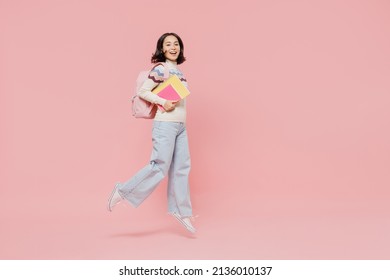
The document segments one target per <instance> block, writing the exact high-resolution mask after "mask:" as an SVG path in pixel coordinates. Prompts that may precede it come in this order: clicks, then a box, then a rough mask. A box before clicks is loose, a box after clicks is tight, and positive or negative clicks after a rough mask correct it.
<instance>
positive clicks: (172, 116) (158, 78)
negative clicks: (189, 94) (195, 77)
mask: <svg viewBox="0 0 390 280" xmlns="http://www.w3.org/2000/svg"><path fill="white" fill-rule="evenodd" d="M165 63H166V66H167V67H168V69H169V75H176V76H178V77H179V79H180V80H181V82H182V83H183V84H184V85H185V86H186V87H188V84H187V80H186V79H185V77H184V75H183V73H182V72H181V71H180V70H179V69H178V68H177V63H176V62H172V61H170V60H167V61H166V62H165ZM164 72H165V69H164V66H163V65H157V66H155V67H153V69H152V70H151V71H150V73H149V76H148V79H146V81H145V82H144V84H143V85H142V87H141V88H140V90H139V92H138V95H139V96H140V97H141V98H142V99H145V100H147V101H149V102H151V103H154V104H160V105H164V103H165V102H166V99H164V98H161V97H159V96H158V95H157V94H154V93H152V89H154V88H155V87H156V86H157V85H159V84H160V83H162V82H164ZM186 99H187V98H185V99H183V100H181V101H179V102H178V103H176V107H175V109H174V110H173V111H170V112H162V111H161V110H160V109H157V113H156V116H155V117H154V120H156V121H166V122H183V123H184V122H185V121H186Z"/></svg>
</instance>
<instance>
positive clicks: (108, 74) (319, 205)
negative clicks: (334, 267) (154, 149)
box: [0, 0, 390, 259]
mask: <svg viewBox="0 0 390 280" xmlns="http://www.w3.org/2000/svg"><path fill="white" fill-rule="evenodd" d="M200 3H202V4H200ZM389 12H390V3H389V1H385V0H382V1H379V0H372V1H371V0H370V1H369V0H367V1H355V0H351V1H339V0H337V1H336V0H323V1H309V0H306V1H281V0H274V1H268V0H267V1H266V0H264V1H260V0H259V1H257V0H252V1H207V4H206V1H205V2H200V1H181V2H175V1H174V2H167V1H157V0H155V1H154V0H153V1H152V0H147V1H124V0H122V1H95V0H84V1H65V0H64V1H60V0H57V1H49V0H35V1H27V0H24V1H22V0H18V1H11V0H8V1H6V0H2V1H0V27H1V28H0V40H1V41H0V91H1V95H0V133H1V137H0V165H1V166H0V198H1V201H0V248H1V249H0V258H1V259H389V258H390V241H389V238H388V237H389V236H390V203H389V196H390V189H389V186H390V172H389V169H390V129H389V128H390V110H389V108H390V79H389V77H390V51H389V50H390V16H389ZM164 32H177V33H178V34H179V35H180V36H181V37H182V39H183V41H184V44H185V55H186V56H187V59H188V60H187V62H185V63H184V64H183V65H182V67H181V69H182V70H183V72H184V73H185V74H186V76H187V79H188V81H189V85H190V89H191V92H192V94H191V96H190V97H189V100H188V114H189V117H188V131H189V137H190V138H189V140H190V148H191V153H192V163H193V168H192V173H191V187H192V200H193V205H194V212H195V214H199V215H200V217H199V218H198V219H197V221H196V226H197V228H198V230H199V233H198V234H197V235H196V237H191V236H190V235H188V234H187V233H186V232H185V230H184V229H182V228H181V227H180V225H179V224H177V222H176V221H174V220H173V219H172V218H171V217H169V216H168V215H167V214H166V194H165V193H166V185H165V184H162V185H161V186H160V187H159V188H158V189H157V190H156V192H154V193H153V195H152V196H151V197H150V198H149V199H148V200H147V201H146V202H145V203H144V204H143V205H142V206H141V207H140V208H138V209H132V208H131V207H130V206H129V207H118V209H116V210H115V211H114V212H113V213H109V212H107V211H106V201H107V198H108V195H109V193H110V192H111V190H112V187H113V186H114V183H115V182H116V181H124V180H127V179H128V178H129V177H131V175H133V174H134V173H135V172H136V171H137V170H138V169H139V168H141V167H142V166H144V164H146V163H147V161H148V159H149V155H150V151H151V139H150V138H151V132H150V130H151V124H152V123H151V122H150V121H147V120H136V119H134V118H133V117H132V116H131V115H130V102H129V97H130V96H131V95H132V93H133V88H134V86H135V79H136V76H137V74H138V72H139V71H141V70H143V69H148V68H150V63H149V59H150V56H151V54H152V52H153V51H154V48H155V43H156V41H157V39H158V37H159V36H160V35H161V34H162V33H164Z"/></svg>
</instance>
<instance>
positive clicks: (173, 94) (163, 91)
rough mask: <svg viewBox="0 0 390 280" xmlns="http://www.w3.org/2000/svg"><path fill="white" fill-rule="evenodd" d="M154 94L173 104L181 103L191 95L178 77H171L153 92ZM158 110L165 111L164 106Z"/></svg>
mask: <svg viewBox="0 0 390 280" xmlns="http://www.w3.org/2000/svg"><path fill="white" fill-rule="evenodd" d="M152 92H153V93H155V94H157V95H158V96H160V97H162V98H164V99H167V100H169V101H172V102H177V101H180V100H182V99H184V98H186V97H187V96H188V95H189V94H190V91H189V90H188V88H187V87H186V86H185V85H184V84H183V83H182V82H181V81H180V79H179V77H177V76H176V75H172V76H170V77H169V78H168V79H167V80H166V81H164V82H163V83H162V84H160V85H159V86H158V87H157V88H155V89H154V90H152ZM158 108H159V109H160V110H161V111H165V110H164V108H163V106H161V105H158Z"/></svg>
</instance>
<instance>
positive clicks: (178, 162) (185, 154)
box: [118, 121, 192, 217]
mask: <svg viewBox="0 0 390 280" xmlns="http://www.w3.org/2000/svg"><path fill="white" fill-rule="evenodd" d="M152 140H153V151H152V156H151V159H150V162H149V164H148V165H146V166H145V167H144V168H142V169H141V170H140V171H138V172H137V173H136V174H135V175H134V176H133V177H132V178H131V179H130V180H128V181H127V182H125V183H122V184H120V185H119V187H118V191H119V193H120V195H121V196H122V197H123V198H124V199H126V200H127V201H128V202H129V203H130V204H131V205H133V206H134V207H138V206H139V205H140V204H141V203H142V202H143V201H144V200H145V199H146V198H147V197H148V196H149V195H150V194H151V193H152V192H153V191H154V189H155V188H156V187H157V186H158V184H159V183H160V182H161V181H162V179H164V177H165V176H166V175H168V212H169V213H178V214H180V215H181V216H182V217H190V216H192V206H191V200H190V188H189V181H188V176H189V172H190V168H191V159H190V153H189V148H188V138H187V131H186V127H185V123H181V122H163V121H154V122H153V130H152Z"/></svg>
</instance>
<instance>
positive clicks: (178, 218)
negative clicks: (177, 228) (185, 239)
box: [170, 213, 196, 233]
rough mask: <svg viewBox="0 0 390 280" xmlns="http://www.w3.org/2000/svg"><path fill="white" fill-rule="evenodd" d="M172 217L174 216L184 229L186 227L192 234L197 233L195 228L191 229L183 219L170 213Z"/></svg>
mask: <svg viewBox="0 0 390 280" xmlns="http://www.w3.org/2000/svg"><path fill="white" fill-rule="evenodd" d="M170 214H171V216H173V217H174V218H175V219H176V220H177V221H178V222H179V223H180V224H181V225H182V226H183V227H185V229H186V230H188V231H189V232H191V233H195V232H196V229H195V228H193V227H189V226H188V225H187V224H186V223H185V222H184V221H183V220H182V218H181V217H180V216H179V215H178V214H177V213H170Z"/></svg>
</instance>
